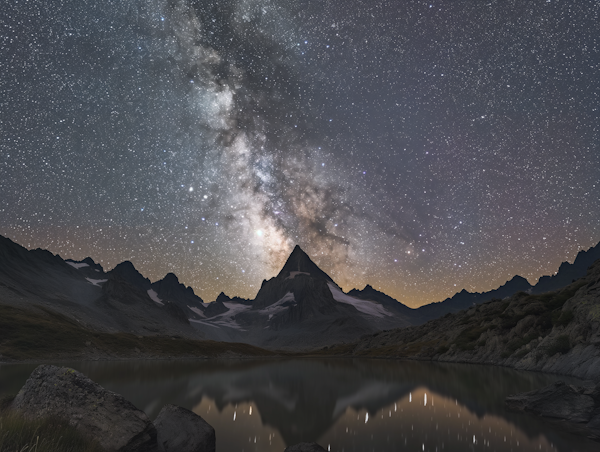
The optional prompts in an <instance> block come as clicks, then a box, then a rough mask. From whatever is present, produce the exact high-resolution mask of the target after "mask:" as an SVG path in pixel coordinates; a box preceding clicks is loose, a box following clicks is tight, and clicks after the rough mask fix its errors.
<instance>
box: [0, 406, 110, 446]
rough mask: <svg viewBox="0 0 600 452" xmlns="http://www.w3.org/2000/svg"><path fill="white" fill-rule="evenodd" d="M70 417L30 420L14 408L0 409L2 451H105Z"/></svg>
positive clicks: (0, 442) (0, 443) (0, 444)
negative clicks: (77, 427)
mask: <svg viewBox="0 0 600 452" xmlns="http://www.w3.org/2000/svg"><path fill="white" fill-rule="evenodd" d="M102 450H103V449H102V448H101V447H100V445H99V444H98V442H97V441H93V440H90V439H88V438H86V437H85V436H83V435H82V434H81V433H79V432H78V431H77V429H76V428H75V427H72V426H70V425H69V424H68V422H67V421H63V420H57V419H51V418H46V419H38V420H30V419H26V418H25V417H23V416H21V415H20V414H17V413H15V412H13V411H10V410H7V409H4V410H2V411H0V451H6V452H13V451H14V452H102Z"/></svg>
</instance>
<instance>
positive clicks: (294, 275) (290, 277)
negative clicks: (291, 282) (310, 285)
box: [285, 272, 310, 279]
mask: <svg viewBox="0 0 600 452" xmlns="http://www.w3.org/2000/svg"><path fill="white" fill-rule="evenodd" d="M298 275H308V276H310V273H306V272H290V276H288V277H287V278H285V279H294V278H295V277H296V276H298Z"/></svg>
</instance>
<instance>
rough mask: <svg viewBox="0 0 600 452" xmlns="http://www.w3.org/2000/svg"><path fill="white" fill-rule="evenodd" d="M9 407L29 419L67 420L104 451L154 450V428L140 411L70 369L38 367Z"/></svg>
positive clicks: (120, 397) (137, 451)
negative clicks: (50, 418) (95, 441)
mask: <svg viewBox="0 0 600 452" xmlns="http://www.w3.org/2000/svg"><path fill="white" fill-rule="evenodd" d="M11 407H12V408H13V409H14V410H16V411H18V412H20V413H22V414H23V415H24V416H25V417H27V418H30V419H32V418H43V417H47V416H51V417H57V418H61V419H64V420H67V421H68V422H69V423H70V424H71V425H73V426H75V427H76V428H77V429H78V430H79V431H80V432H81V433H82V434H84V435H86V436H88V437H90V438H94V439H96V440H98V442H99V443H100V445H101V446H102V447H103V448H104V449H105V450H106V451H107V452H117V451H118V452H150V451H152V452H154V451H156V446H157V445H156V429H155V428H154V426H153V425H152V423H151V422H150V419H148V416H146V414H145V413H144V412H143V411H141V410H138V409H137V408H136V407H135V406H134V405H133V404H132V403H131V402H129V401H127V400H125V398H123V396H121V395H119V394H116V393H114V392H111V391H108V390H107V389H104V388H103V387H102V386H100V385H99V384H97V383H95V382H93V381H92V380H90V379H89V378H87V377H86V376H85V375H83V374H81V373H79V372H77V371H76V370H73V369H69V368H66V367H56V366H50V365H41V366H38V367H37V368H36V369H35V370H34V371H33V372H32V373H31V375H30V377H29V379H28V380H27V381H26V382H25V385H24V386H23V388H21V390H20V391H19V393H18V394H17V396H16V397H15V399H14V400H13V402H12V405H11Z"/></svg>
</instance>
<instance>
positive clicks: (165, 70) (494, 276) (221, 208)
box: [0, 0, 600, 307]
mask: <svg viewBox="0 0 600 452" xmlns="http://www.w3.org/2000/svg"><path fill="white" fill-rule="evenodd" d="M599 16H600V2H598V1H597V0H578V1H566V0H532V1H527V2H523V1H520V0H512V1H509V0H507V1H499V0H498V1H496V0H489V1H479V0H457V1H452V2H450V1H443V2H442V1H439V0H438V1H429V2H424V1H401V0H349V1H346V2H340V1H330V0H130V1H126V0H103V1H102V2H95V1H82V0H44V1H42V0H29V1H26V0H18V1H17V0H14V1H11V2H2V5H0V55H1V58H0V234H2V235H4V236H6V237H9V238H11V239H12V240H14V241H16V242H17V243H20V244H22V245H24V246H26V247H29V248H36V247H41V248H46V249H49V250H50V251H52V252H54V253H59V254H60V255H61V256H62V257H63V258H73V259H83V258H84V257H86V256H91V257H92V258H93V259H94V260H95V261H96V262H99V263H101V264H102V265H103V266H104V267H105V269H110V268H112V267H114V266H115V265H116V264H118V263H119V262H121V261H123V260H130V261H132V262H133V263H134V264H135V266H136V267H137V268H138V269H139V270H140V271H141V272H142V273H143V274H144V275H145V276H147V277H149V278H150V279H151V280H153V281H154V280H157V279H160V278H162V277H163V276H164V275H165V274H166V273H167V272H174V273H175V274H177V276H178V277H179V279H180V281H182V282H183V283H185V284H186V285H191V286H192V287H193V288H194V289H195V291H196V293H197V294H198V295H200V296H201V297H202V298H204V299H205V301H210V300H214V299H215V297H216V295H217V294H218V293H219V292H221V291H224V292H225V293H227V294H228V295H231V296H233V295H239V296H242V297H250V298H253V297H254V296H255V295H256V292H257V291H258V289H259V288H260V284H261V282H262V280H263V279H267V278H270V277H272V276H274V275H275V274H277V272H278V270H279V269H280V267H281V266H282V265H283V263H284V262H285V259H286V258H287V256H288V254H289V253H290V252H291V250H292V249H293V247H294V246H295V245H296V244H299V245H300V246H301V247H302V248H303V249H304V250H305V251H306V252H307V253H308V254H309V255H310V256H311V257H312V258H313V260H314V261H315V262H316V263H317V264H319V265H320V266H321V268H323V270H325V271H326V272H328V273H329V274H330V275H331V276H332V277H333V279H334V280H335V281H336V282H337V283H338V284H339V285H340V286H342V288H343V289H344V290H349V289H351V288H354V287H356V288H362V287H364V285H365V284H367V283H369V284H371V285H373V286H374V287H375V288H377V289H379V290H382V291H384V292H385V293H387V294H389V295H391V296H393V297H394V298H396V299H398V300H399V301H401V302H403V303H405V304H407V305H409V306H412V307H416V306H419V305H422V304H425V303H430V302H434V301H440V300H442V299H444V298H445V297H447V296H452V295H453V294H454V293H455V292H457V291H460V290H462V289H463V288H465V289H467V290H469V291H475V290H476V291H484V290H490V289H493V288H496V287H498V286H499V285H501V284H503V283H504V282H505V281H506V280H508V279H510V278H511V277H512V276H513V275H515V274H520V275H522V276H524V277H526V278H528V279H529V280H530V282H535V281H536V280H537V278H539V277H540V276H541V275H543V274H552V273H553V272H555V271H556V270H557V268H558V266H559V264H560V263H561V262H562V261H565V260H570V261H572V259H573V258H574V257H575V255H576V253H577V252H578V251H579V250H581V249H587V248H589V247H590V246H593V245H595V244H596V243H598V241H600V226H599V225H600V201H599V199H600V190H599V186H598V184H599V183H600V180H599V179H600V137H599V133H600V110H599V109H600V76H599V75H598V74H600V17H599Z"/></svg>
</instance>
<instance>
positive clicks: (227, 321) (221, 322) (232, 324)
mask: <svg viewBox="0 0 600 452" xmlns="http://www.w3.org/2000/svg"><path fill="white" fill-rule="evenodd" d="M223 306H225V307H226V308H227V309H229V311H227V312H224V313H223V314H219V315H216V316H214V317H212V318H211V319H210V320H209V319H207V320H193V319H190V321H193V322H196V323H201V324H203V325H208V326H212V327H214V328H221V327H225V328H233V329H234V330H240V331H247V330H245V329H244V328H242V326H241V325H240V324H239V323H237V322H236V321H235V319H234V317H235V316H236V315H237V314H239V313H240V312H243V311H247V310H248V309H251V308H252V306H246V305H243V304H239V303H223ZM194 312H196V311H194Z"/></svg>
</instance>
